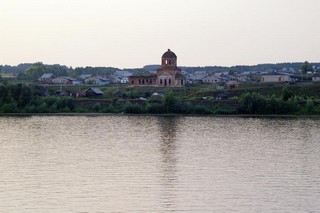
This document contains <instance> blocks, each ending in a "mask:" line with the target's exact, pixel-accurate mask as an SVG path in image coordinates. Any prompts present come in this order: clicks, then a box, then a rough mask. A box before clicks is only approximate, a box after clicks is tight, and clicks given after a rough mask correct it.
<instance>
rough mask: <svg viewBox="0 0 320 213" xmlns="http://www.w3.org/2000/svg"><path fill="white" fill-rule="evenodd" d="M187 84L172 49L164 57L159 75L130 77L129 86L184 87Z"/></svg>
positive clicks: (158, 71) (148, 74) (146, 74)
mask: <svg viewBox="0 0 320 213" xmlns="http://www.w3.org/2000/svg"><path fill="white" fill-rule="evenodd" d="M185 84H186V77H185V76H184V75H182V74H181V69H179V68H178V67H177V56H176V54H175V53H174V52H172V51H171V50H170V49H168V51H167V52H165V53H164V54H163V55H162V58H161V66H160V68H159V69H158V70H157V74H151V73H144V74H141V75H136V76H130V77H129V85H132V86H156V87H182V86H184V85H185Z"/></svg>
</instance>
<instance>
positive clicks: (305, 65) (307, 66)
mask: <svg viewBox="0 0 320 213" xmlns="http://www.w3.org/2000/svg"><path fill="white" fill-rule="evenodd" d="M300 70H301V73H302V74H304V75H305V74H307V73H308V72H309V71H313V68H312V65H311V64H310V63H309V62H308V61H305V62H304V63H303V64H302V65H301V66H300Z"/></svg>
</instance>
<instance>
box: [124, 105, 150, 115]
mask: <svg viewBox="0 0 320 213" xmlns="http://www.w3.org/2000/svg"><path fill="white" fill-rule="evenodd" d="M123 111H124V112H125V113H130V114H142V113H144V112H145V110H144V108H143V106H141V105H139V104H132V103H130V102H129V103H127V104H125V105H124V107H123Z"/></svg>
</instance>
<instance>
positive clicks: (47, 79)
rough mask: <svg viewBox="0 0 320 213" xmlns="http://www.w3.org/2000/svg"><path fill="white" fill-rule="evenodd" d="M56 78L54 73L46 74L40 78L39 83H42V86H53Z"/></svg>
mask: <svg viewBox="0 0 320 213" xmlns="http://www.w3.org/2000/svg"><path fill="white" fill-rule="evenodd" d="M54 78H55V76H54V75H53V74H52V73H45V74H43V75H42V76H40V77H39V78H38V81H40V82H41V83H42V84H52V80H53V79H54Z"/></svg>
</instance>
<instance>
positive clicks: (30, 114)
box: [0, 113, 320, 119]
mask: <svg viewBox="0 0 320 213" xmlns="http://www.w3.org/2000/svg"><path fill="white" fill-rule="evenodd" d="M32 116H39V117H42V116H48V117H51V116H52V117H53V116H58V117H66V116H78V117H80V116H83V117H98V116H146V117H148V116H158V117H217V118H219V117H221V118H318V119H320V115H255V114H230V115H201V114H126V113H0V117H32Z"/></svg>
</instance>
